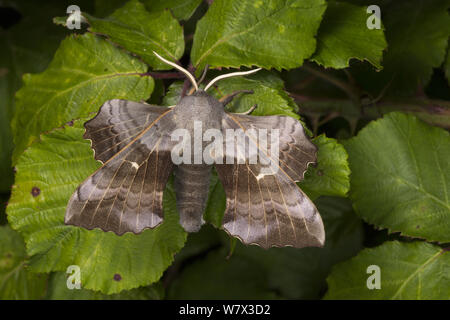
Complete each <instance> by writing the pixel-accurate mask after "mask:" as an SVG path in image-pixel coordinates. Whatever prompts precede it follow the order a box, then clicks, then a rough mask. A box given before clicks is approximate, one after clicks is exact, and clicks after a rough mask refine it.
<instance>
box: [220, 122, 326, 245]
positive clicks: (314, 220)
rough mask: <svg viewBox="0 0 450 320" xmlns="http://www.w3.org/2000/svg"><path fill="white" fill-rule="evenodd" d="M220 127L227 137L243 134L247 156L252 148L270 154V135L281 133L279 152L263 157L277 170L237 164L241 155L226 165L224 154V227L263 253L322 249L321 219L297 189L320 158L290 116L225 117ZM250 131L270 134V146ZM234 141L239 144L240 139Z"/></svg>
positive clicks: (221, 168) (323, 239)
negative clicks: (280, 249)
mask: <svg viewBox="0 0 450 320" xmlns="http://www.w3.org/2000/svg"><path fill="white" fill-rule="evenodd" d="M222 126H223V131H224V132H223V134H224V136H225V135H226V133H225V131H226V129H234V130H238V129H242V130H243V131H244V132H245V139H246V141H247V142H246V143H245V144H244V145H245V146H247V147H246V148H247V149H246V151H245V152H248V148H249V146H250V144H251V143H254V144H255V145H256V146H257V148H258V151H260V149H261V150H262V149H265V150H266V151H270V147H271V143H270V142H271V132H273V131H271V130H272V129H278V130H279V131H278V132H279V140H278V141H279V153H278V154H270V153H268V152H259V155H260V156H262V158H264V157H266V159H265V160H266V163H267V161H268V160H272V163H274V162H275V163H277V166H276V167H271V166H265V165H263V164H262V163H261V162H260V160H261V159H258V162H257V163H256V164H255V163H254V162H253V163H251V162H249V158H248V156H247V157H244V158H245V161H244V162H243V163H240V164H239V163H238V160H237V152H235V153H236V154H235V155H234V156H235V161H234V164H227V163H226V159H225V157H226V153H225V155H224V161H223V163H224V164H215V167H216V170H217V172H218V175H219V178H220V180H221V181H222V184H223V186H224V189H225V192H226V197H227V206H226V211H225V216H224V219H223V228H224V229H225V230H226V231H227V232H228V233H229V234H230V235H232V236H235V237H238V238H239V239H241V241H242V242H244V243H246V244H257V245H259V246H261V247H263V248H270V247H273V246H277V247H283V246H293V247H297V248H301V247H307V246H319V247H321V246H323V244H324V242H325V231H324V226H323V223H322V219H321V217H320V215H319V213H318V211H317V209H316V207H315V206H314V204H313V202H312V201H311V200H310V199H309V198H308V197H307V196H306V195H305V193H304V192H303V191H302V190H300V189H299V188H298V186H297V184H296V182H297V181H300V180H302V179H303V175H304V173H305V171H306V170H307V167H308V164H310V163H314V162H315V161H316V153H317V147H316V146H315V145H314V144H312V143H311V142H310V141H309V139H308V138H307V137H306V135H305V132H304V130H303V127H302V125H301V124H300V123H299V122H298V121H296V120H295V119H293V118H291V117H286V116H260V117H256V116H247V115H237V114H226V115H225V117H224V119H223V122H222ZM249 129H256V131H260V129H267V134H268V138H267V147H265V148H262V147H261V146H260V145H259V144H258V143H259V140H258V137H257V136H255V135H254V134H253V133H250V131H251V130H249ZM233 139H234V143H235V144H236V145H237V144H239V142H238V140H237V138H232V140H233ZM229 140H230V139H228V140H227V143H229V142H230V141H229ZM274 160H275V161H274ZM268 170H269V171H268Z"/></svg>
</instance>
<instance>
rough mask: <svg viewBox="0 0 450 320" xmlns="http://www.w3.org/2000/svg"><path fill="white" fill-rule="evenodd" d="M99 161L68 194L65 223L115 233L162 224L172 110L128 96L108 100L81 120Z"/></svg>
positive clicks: (169, 168) (137, 231)
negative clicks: (85, 177)
mask: <svg viewBox="0 0 450 320" xmlns="http://www.w3.org/2000/svg"><path fill="white" fill-rule="evenodd" d="M85 127H86V133H85V136H84V137H85V138H88V139H90V140H91V141H92V148H93V149H94V151H95V158H96V159H97V160H100V161H101V162H102V163H103V166H102V167H100V168H99V169H98V170H97V171H96V172H94V173H93V174H92V175H91V176H89V177H88V178H87V179H86V180H85V181H84V182H83V183H82V184H81V185H80V186H79V187H78V188H77V190H76V191H75V193H74V194H73V195H72V197H71V198H70V201H69V204H68V206H67V209H66V215H65V223H66V224H70V225H75V226H81V227H84V228H87V229H93V228H100V229H102V230H104V231H113V232H115V233H116V234H118V235H121V234H123V233H125V232H133V233H140V232H142V231H143V230H144V229H146V228H154V227H155V226H157V225H158V224H160V223H161V222H162V219H163V209H162V197H163V191H164V188H165V186H166V183H167V180H168V177H169V175H170V173H171V171H172V169H173V164H172V161H171V155H170V151H171V149H172V141H171V139H170V133H171V131H172V130H173V129H174V123H173V121H172V110H170V109H167V108H164V107H158V106H151V105H146V104H140V103H136V102H131V101H126V100H110V101H107V102H106V103H105V104H104V105H103V106H102V107H101V109H100V111H99V113H98V114H97V116H96V117H95V118H93V119H92V120H90V121H88V122H87V123H86V124H85Z"/></svg>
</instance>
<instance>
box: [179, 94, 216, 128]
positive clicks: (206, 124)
mask: <svg viewBox="0 0 450 320" xmlns="http://www.w3.org/2000/svg"><path fill="white" fill-rule="evenodd" d="M223 113H224V107H223V104H222V103H221V102H220V101H218V100H217V99H216V98H214V97H212V96H210V95H209V94H207V93H206V92H205V91H203V90H198V91H197V92H195V93H194V94H192V95H190V96H185V97H183V98H182V99H181V100H180V101H179V102H178V104H177V105H176V106H175V107H174V110H173V116H174V121H175V123H176V124H177V127H178V128H186V129H188V130H189V129H192V128H194V122H197V123H198V122H201V123H202V127H203V130H207V129H211V128H216V129H220V126H221V120H222V117H223Z"/></svg>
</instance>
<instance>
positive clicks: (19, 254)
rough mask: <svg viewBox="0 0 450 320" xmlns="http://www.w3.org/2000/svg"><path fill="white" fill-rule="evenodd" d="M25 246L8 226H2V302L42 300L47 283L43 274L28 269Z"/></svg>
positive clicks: (0, 293)
mask: <svg viewBox="0 0 450 320" xmlns="http://www.w3.org/2000/svg"><path fill="white" fill-rule="evenodd" d="M26 258H27V256H26V252H25V244H24V243H23V240H22V238H21V236H20V235H19V234H18V233H17V232H15V231H13V230H12V229H11V228H10V227H8V226H0V300H24V299H41V298H42V297H43V296H44V294H45V287H46V283H47V279H46V276H45V275H43V274H35V273H32V272H30V271H29V270H28V268H26Z"/></svg>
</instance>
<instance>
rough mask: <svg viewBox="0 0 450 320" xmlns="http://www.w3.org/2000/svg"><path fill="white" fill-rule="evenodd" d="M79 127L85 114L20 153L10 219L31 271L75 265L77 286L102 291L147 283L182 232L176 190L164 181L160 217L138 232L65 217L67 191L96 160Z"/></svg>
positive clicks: (96, 164)
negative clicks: (77, 223) (89, 226)
mask: <svg viewBox="0 0 450 320" xmlns="http://www.w3.org/2000/svg"><path fill="white" fill-rule="evenodd" d="M83 133H84V128H83V122H82V121H75V123H74V125H73V127H70V126H68V127H64V128H63V129H56V130H54V131H52V132H51V133H49V134H47V135H42V136H41V142H40V143H36V144H34V145H33V146H31V147H30V148H29V149H28V150H27V151H25V152H24V153H23V155H22V156H21V157H20V159H19V162H18V163H17V166H16V168H17V174H16V184H15V186H14V187H13V193H12V197H11V200H10V202H9V205H8V208H7V213H8V220H9V222H10V224H11V226H12V227H13V228H14V229H16V230H18V231H19V232H20V233H21V234H22V235H23V236H24V238H25V242H26V243H27V250H28V254H29V255H30V256H32V257H31V260H30V267H31V268H32V269H33V270H35V271H38V272H50V271H59V270H61V271H65V270H66V268H67V267H68V266H69V265H78V266H79V267H80V268H81V282H82V286H83V288H86V289H92V290H99V291H101V292H103V293H106V294H112V293H118V292H120V291H121V290H124V289H126V290H129V289H132V288H136V287H139V286H144V285H149V284H151V283H153V282H155V281H157V280H159V278H160V277H161V275H162V273H163V272H164V270H165V269H166V268H167V267H168V266H169V265H170V264H171V263H172V261H173V256H174V254H175V253H176V252H177V251H179V250H180V249H181V248H182V247H183V245H184V242H185V240H186V233H185V232H184V231H183V229H182V228H181V226H180V225H179V223H178V220H179V218H178V214H177V211H176V206H175V195H174V192H173V190H172V189H171V188H170V187H168V188H166V191H165V193H164V212H165V216H164V223H163V224H162V225H160V226H158V227H157V228H155V229H152V230H146V231H144V232H143V233H141V234H139V235H134V234H131V233H126V234H124V235H123V236H117V235H115V234H114V233H112V232H103V231H101V230H99V229H95V230H92V231H89V230H86V229H83V228H78V227H73V226H67V225H65V224H64V214H65V208H66V205H67V202H68V201H69V198H70V196H71V195H72V193H73V192H74V191H75V189H76V188H77V186H78V185H79V184H80V183H81V182H82V181H84V179H85V178H87V177H88V176H89V175H90V174H92V173H93V172H94V171H95V170H96V169H97V168H98V167H99V166H100V163H99V162H97V161H95V160H94V157H93V150H92V149H91V148H90V142H89V141H88V140H83V138H82V135H83ZM33 189H34V192H33V194H34V196H33V194H32V192H31V191H32V190H33ZM37 191H38V192H37Z"/></svg>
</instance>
